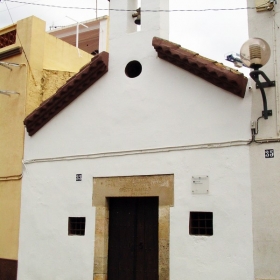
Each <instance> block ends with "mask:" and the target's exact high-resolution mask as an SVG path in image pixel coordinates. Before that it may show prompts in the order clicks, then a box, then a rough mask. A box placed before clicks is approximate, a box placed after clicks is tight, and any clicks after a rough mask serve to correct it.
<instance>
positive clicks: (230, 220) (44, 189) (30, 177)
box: [18, 147, 253, 280]
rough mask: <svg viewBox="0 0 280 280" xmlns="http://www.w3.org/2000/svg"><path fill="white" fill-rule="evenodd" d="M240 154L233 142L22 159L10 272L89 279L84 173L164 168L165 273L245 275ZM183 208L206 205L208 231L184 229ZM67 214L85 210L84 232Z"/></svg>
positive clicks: (248, 269)
mask: <svg viewBox="0 0 280 280" xmlns="http://www.w3.org/2000/svg"><path fill="white" fill-rule="evenodd" d="M248 154H249V152H248V147H234V148H220V149H206V150H191V151H180V152H166V153H153V154H142V155H132V156H120V157H109V158H99V159H85V160H76V161H75V160H74V161H62V162H48V163H35V164H26V172H25V176H24V182H23V190H22V211H21V213H22V216H21V218H22V219H21V230H20V250H19V251H20V252H19V271H18V272H19V278H18V279H30V280H32V279H92V271H93V270H92V269H93V268H92V266H93V252H94V243H93V242H94V220H95V218H94V208H92V206H91V205H92V199H91V197H92V178H93V177H106V176H127V175H146V174H148V175H149V174H172V173H174V175H175V202H174V207H173V208H171V224H170V227H171V229H170V275H171V277H170V279H174V280H180V279H186V278H185V277H186V275H188V279H194V280H200V279H210V280H212V279H213V280H214V279H233V278H238V279H244V280H248V279H253V259H252V232H251V227H252V224H251V203H250V201H251V192H250V173H249V157H248ZM77 173H81V174H83V181H82V182H76V181H75V175H76V174H77ZM193 175H209V181H210V193H209V195H192V194H191V177H192V176H193ZM190 211H213V215H214V216H213V217H214V218H213V219H214V235H213V236H211V237H197V236H190V235H189V212H190ZM72 215H73V216H79V215H81V216H85V217H86V234H85V236H84V237H83V236H81V237H74V236H68V235H67V226H68V225H67V219H68V217H69V216H72Z"/></svg>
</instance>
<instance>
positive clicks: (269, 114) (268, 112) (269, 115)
mask: <svg viewBox="0 0 280 280" xmlns="http://www.w3.org/2000/svg"><path fill="white" fill-rule="evenodd" d="M262 116H263V117H265V112H264V111H262ZM267 116H268V117H271V116H272V110H267Z"/></svg>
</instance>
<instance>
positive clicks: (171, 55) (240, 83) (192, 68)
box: [153, 37, 248, 98]
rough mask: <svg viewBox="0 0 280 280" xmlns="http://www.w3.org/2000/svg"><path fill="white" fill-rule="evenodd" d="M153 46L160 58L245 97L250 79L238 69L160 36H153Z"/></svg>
mask: <svg viewBox="0 0 280 280" xmlns="http://www.w3.org/2000/svg"><path fill="white" fill-rule="evenodd" d="M153 46H154V48H155V50H156V51H157V53H158V57H159V58H161V59H164V60H166V61H168V62H170V63H172V64H174V65H176V66H178V67H180V68H182V69H184V70H187V71H189V72H191V73H192V74H194V75H196V76H198V77H200V78H202V79H204V80H206V81H208V82H210V83H212V84H214V85H216V86H218V87H220V88H222V89H224V90H227V91H229V92H231V93H233V94H235V95H238V96H240V97H242V98H244V95H245V91H246V85H247V81H248V79H247V78H246V77H245V76H244V75H243V74H242V73H240V72H238V71H237V70H234V69H232V68H230V67H226V66H224V65H223V64H222V63H218V62H216V61H214V60H211V59H208V58H206V57H203V56H200V55H199V54H198V53H195V52H192V51H190V50H187V49H184V48H182V47H181V46H180V45H178V44H175V43H172V42H170V41H167V40H164V39H161V38H158V37H154V38H153Z"/></svg>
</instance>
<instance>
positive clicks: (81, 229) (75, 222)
mask: <svg viewBox="0 0 280 280" xmlns="http://www.w3.org/2000/svg"><path fill="white" fill-rule="evenodd" d="M85 228H86V218H85V217H69V218H68V235H85Z"/></svg>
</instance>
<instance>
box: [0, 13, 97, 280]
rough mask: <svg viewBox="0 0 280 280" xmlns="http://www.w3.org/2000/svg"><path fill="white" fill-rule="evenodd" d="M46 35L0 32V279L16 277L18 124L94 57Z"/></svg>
mask: <svg viewBox="0 0 280 280" xmlns="http://www.w3.org/2000/svg"><path fill="white" fill-rule="evenodd" d="M45 29H46V26H45V22H44V21H42V20H40V19H38V18H36V17H29V18H26V19H23V20H20V21H18V22H17V23H16V24H13V25H10V26H7V27H5V28H2V29H1V30H0V279H8V280H11V279H16V274H17V260H18V238H19V218H20V205H21V203H20V201H21V183H22V174H23V169H24V166H23V164H22V159H23V154H24V125H23V120H24V118H25V117H26V116H27V115H28V114H30V113H31V112H32V111H34V110H35V109H36V108H37V107H38V106H39V105H40V104H41V103H42V102H43V101H44V100H45V99H47V98H48V97H49V96H51V95H52V94H53V93H55V92H56V90H57V89H58V88H59V87H61V86H62V85H63V84H64V83H65V82H66V81H67V80H68V79H69V78H70V77H72V76H73V75H74V74H75V73H77V72H78V71H79V70H80V68H81V67H82V66H84V65H85V64H86V63H88V62H89V61H90V60H91V58H92V57H93V56H92V55H91V54H89V53H86V52H84V51H82V50H79V52H78V50H77V49H76V48H75V47H73V46H71V45H69V44H68V43H65V42H63V41H61V40H59V39H57V38H56V37H54V36H52V35H49V34H48V33H46V31H45ZM32 211H36V210H35V209H33V210H32ZM27 279H28V278H27Z"/></svg>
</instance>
